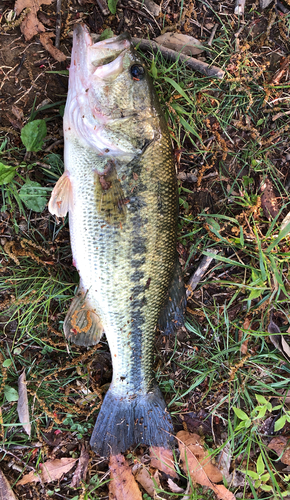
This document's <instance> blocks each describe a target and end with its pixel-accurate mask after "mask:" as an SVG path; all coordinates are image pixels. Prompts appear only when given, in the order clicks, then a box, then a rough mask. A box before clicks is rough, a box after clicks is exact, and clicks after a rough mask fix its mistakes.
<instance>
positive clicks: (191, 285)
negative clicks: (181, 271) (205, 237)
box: [186, 249, 219, 297]
mask: <svg viewBox="0 0 290 500" xmlns="http://www.w3.org/2000/svg"><path fill="white" fill-rule="evenodd" d="M218 252H219V250H216V249H213V250H211V253H218ZM212 260H213V257H208V256H206V255H205V256H204V257H203V259H202V261H201V263H200V264H199V266H198V268H197V270H196V271H195V273H194V274H193V275H192V276H191V277H190V279H189V282H188V285H187V290H186V295H187V297H189V295H190V294H191V293H192V292H193V291H194V290H195V289H196V287H197V285H198V283H199V282H200V280H201V278H202V277H203V275H204V273H205V271H206V270H207V268H208V267H209V265H210V263H211V261H212Z"/></svg>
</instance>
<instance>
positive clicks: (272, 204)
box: [261, 177, 279, 220]
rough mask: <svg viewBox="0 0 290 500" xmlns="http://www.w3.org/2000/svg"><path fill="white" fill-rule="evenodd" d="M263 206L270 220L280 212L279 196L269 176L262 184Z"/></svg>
mask: <svg viewBox="0 0 290 500" xmlns="http://www.w3.org/2000/svg"><path fill="white" fill-rule="evenodd" d="M261 191H262V196H261V206H262V209H263V211H264V214H265V217H267V219H268V220H271V219H274V218H275V217H276V215H278V213H279V205H278V198H277V196H276V193H275V190H274V187H273V184H272V182H271V181H270V179H269V178H268V177H266V179H265V181H264V182H263V183H262V185H261Z"/></svg>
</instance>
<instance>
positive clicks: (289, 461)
mask: <svg viewBox="0 0 290 500" xmlns="http://www.w3.org/2000/svg"><path fill="white" fill-rule="evenodd" d="M288 441H289V439H287V438H286V437H284V436H276V437H274V438H273V439H272V440H271V441H270V443H269V444H268V448H270V450H274V451H275V452H276V453H277V455H278V456H280V455H282V456H281V458H280V460H281V462H283V464H286V465H290V447H289V446H288V447H287V443H288Z"/></svg>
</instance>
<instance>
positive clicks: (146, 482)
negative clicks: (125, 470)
mask: <svg viewBox="0 0 290 500" xmlns="http://www.w3.org/2000/svg"><path fill="white" fill-rule="evenodd" d="M132 472H133V474H134V477H135V479H136V481H138V483H139V484H141V486H142V488H143V489H144V490H145V491H146V493H148V495H150V496H151V497H152V498H156V491H155V487H154V482H153V479H152V477H151V476H150V474H149V472H148V470H147V469H146V468H145V467H144V466H142V465H141V464H138V463H137V464H135V465H134V466H133V467H132Z"/></svg>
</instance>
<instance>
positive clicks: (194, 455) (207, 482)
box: [176, 431, 235, 500]
mask: <svg viewBox="0 0 290 500" xmlns="http://www.w3.org/2000/svg"><path fill="white" fill-rule="evenodd" d="M176 437H177V439H178V446H179V450H180V458H181V462H182V467H183V470H184V471H185V472H188V473H189V474H190V477H191V479H192V481H193V482H195V483H198V484H200V485H202V486H206V487H208V488H211V489H212V490H213V491H214V493H215V494H216V496H217V497H218V498H219V499H220V500H234V499H235V496H234V495H233V493H231V492H230V491H229V490H228V489H227V488H225V486H223V485H220V484H215V483H216V482H219V481H222V474H221V472H220V470H219V469H218V468H217V467H216V466H215V465H213V464H212V463H211V461H210V457H209V455H208V453H207V451H206V450H205V449H204V448H203V445H202V442H201V438H200V436H198V434H190V433H189V432H186V431H180V432H178V433H177V435H176Z"/></svg>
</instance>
